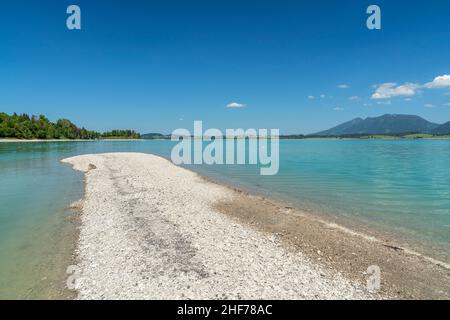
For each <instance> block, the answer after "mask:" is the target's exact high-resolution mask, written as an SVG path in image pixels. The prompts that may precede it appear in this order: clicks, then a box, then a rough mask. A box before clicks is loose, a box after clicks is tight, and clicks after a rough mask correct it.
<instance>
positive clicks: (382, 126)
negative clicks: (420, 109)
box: [313, 114, 450, 137]
mask: <svg viewBox="0 0 450 320" xmlns="http://www.w3.org/2000/svg"><path fill="white" fill-rule="evenodd" d="M404 133H428V134H435V135H447V134H450V121H449V122H447V123H444V124H437V123H433V122H429V121H427V120H425V119H423V118H421V117H419V116H415V115H406V114H385V115H383V116H380V117H374V118H366V119H362V118H356V119H353V120H351V121H348V122H345V123H342V124H340V125H338V126H336V127H333V128H331V129H328V130H325V131H321V132H317V133H315V134H313V135H314V136H324V137H327V136H346V135H361V134H374V135H375V134H386V135H390V134H404Z"/></svg>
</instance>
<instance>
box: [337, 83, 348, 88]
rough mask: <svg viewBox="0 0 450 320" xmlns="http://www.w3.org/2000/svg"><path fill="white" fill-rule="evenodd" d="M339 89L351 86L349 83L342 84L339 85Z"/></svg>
mask: <svg viewBox="0 0 450 320" xmlns="http://www.w3.org/2000/svg"><path fill="white" fill-rule="evenodd" d="M337 87H338V88H339V89H348V88H350V86H349V85H348V84H340V85H338V86H337Z"/></svg>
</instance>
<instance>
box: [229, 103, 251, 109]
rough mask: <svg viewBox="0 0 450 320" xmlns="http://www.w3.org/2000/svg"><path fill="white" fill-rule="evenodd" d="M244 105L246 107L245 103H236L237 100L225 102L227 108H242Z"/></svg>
mask: <svg viewBox="0 0 450 320" xmlns="http://www.w3.org/2000/svg"><path fill="white" fill-rule="evenodd" d="M244 107H246V105H245V104H242V103H237V102H232V103H229V104H227V108H244Z"/></svg>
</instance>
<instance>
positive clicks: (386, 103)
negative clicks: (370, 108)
mask: <svg viewBox="0 0 450 320" xmlns="http://www.w3.org/2000/svg"><path fill="white" fill-rule="evenodd" d="M377 104H380V105H382V104H383V105H391V104H392V102H391V100H388V101H378V102H377Z"/></svg>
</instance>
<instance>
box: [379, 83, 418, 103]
mask: <svg viewBox="0 0 450 320" xmlns="http://www.w3.org/2000/svg"><path fill="white" fill-rule="evenodd" d="M419 88H420V86H419V85H418V84H415V83H405V84H403V85H400V86H397V84H396V83H394V82H388V83H383V84H381V85H380V86H379V87H378V88H377V90H376V91H375V93H374V94H373V95H372V97H371V98H372V99H390V98H392V97H396V96H413V95H415V94H416V93H417V89H419Z"/></svg>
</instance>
